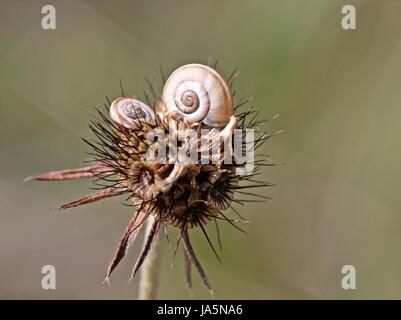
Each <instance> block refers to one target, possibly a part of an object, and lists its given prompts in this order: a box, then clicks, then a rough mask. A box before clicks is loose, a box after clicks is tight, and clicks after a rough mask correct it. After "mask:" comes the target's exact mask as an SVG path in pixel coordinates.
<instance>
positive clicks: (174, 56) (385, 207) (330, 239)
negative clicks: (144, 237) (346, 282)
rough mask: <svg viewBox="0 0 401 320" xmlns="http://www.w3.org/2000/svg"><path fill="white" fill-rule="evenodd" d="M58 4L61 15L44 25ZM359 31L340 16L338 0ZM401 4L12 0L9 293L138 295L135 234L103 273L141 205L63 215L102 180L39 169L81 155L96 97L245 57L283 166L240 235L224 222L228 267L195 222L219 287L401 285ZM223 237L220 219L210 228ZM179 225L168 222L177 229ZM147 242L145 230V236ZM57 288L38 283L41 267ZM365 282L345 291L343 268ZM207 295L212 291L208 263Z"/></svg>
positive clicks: (253, 291) (5, 229)
mask: <svg viewBox="0 0 401 320" xmlns="http://www.w3.org/2000/svg"><path fill="white" fill-rule="evenodd" d="M45 4H53V5H54V6H55V7H56V10H57V29H56V30H53V31H43V30H42V29H41V19H42V14H41V8H42V6H43V5H45ZM344 4H353V5H355V7H356V9H357V29H356V30H349V31H346V30H343V29H342V28H341V24H340V23H341V18H342V14H341V7H342V6H343V5H344ZM400 14H401V2H400V1H398V0H384V1H375V0H361V1H351V0H348V1H341V0H338V1H329V0H304V1H296V0H284V1H283V0H271V1H268V0H263V1H262V0H260V1H256V0H253V1H240V0H237V1H234V0H229V1H228V0H227V1H212V0H210V1H178V0H177V1H171V0H168V1H161V0H160V1H94V0H93V1H89V0H81V1H54V0H52V1H4V0H1V1H0V298H7V299H13V298H23V299H27V298H38V299H54V298H62V299H63V298H79V299H84V298H89V299H92V298H112V299H115V298H122V299H131V298H135V297H136V291H137V280H135V281H133V282H132V283H131V285H129V286H128V285H127V279H128V277H129V274H130V270H131V268H132V265H133V263H134V261H135V258H136V256H137V254H138V252H139V248H140V246H139V245H137V246H135V247H134V248H133V249H132V250H131V252H130V254H129V256H128V258H127V259H125V260H124V261H123V263H122V264H121V265H120V266H119V268H118V269H117V270H116V272H115V274H114V277H113V278H112V281H111V286H110V287H108V286H107V285H103V284H102V280H103V279H104V276H105V271H106V268H107V265H108V263H109V261H110V259H111V257H112V255H113V253H114V249H115V247H116V245H117V242H118V240H119V238H120V235H121V234H122V232H123V230H124V229H125V226H126V223H127V221H128V220H129V218H130V216H131V215H132V212H131V209H130V208H128V207H125V206H122V205H121V204H120V203H121V201H122V200H123V199H117V198H113V199H109V200H105V201H103V202H101V203H95V204H92V205H89V206H84V207H80V208H76V209H71V210H70V211H68V212H67V211H66V212H63V213H62V214H58V213H57V212H56V211H55V210H54V208H57V206H58V205H60V204H62V203H63V202H67V201H68V200H71V199H74V198H76V197H78V196H80V195H83V194H86V193H87V192H88V188H89V187H90V186H91V183H90V181H72V182H60V183H35V182H32V183H28V184H24V185H23V184H22V181H23V179H24V178H25V177H26V176H29V175H31V174H34V173H40V172H44V171H48V170H52V169H62V168H67V167H74V166H77V165H80V161H81V160H84V159H85V158H86V157H87V156H86V154H85V150H87V147H86V146H85V145H84V143H83V142H82V141H81V140H80V137H88V136H91V133H90V131H89V129H88V122H89V120H90V118H91V115H90V113H91V112H92V110H93V106H101V105H102V104H103V102H104V101H105V98H104V97H105V96H106V95H107V96H110V97H115V96H117V95H118V94H119V91H120V90H119V83H118V82H119V79H122V81H123V83H124V86H125V88H126V92H127V93H128V94H135V93H141V91H142V88H144V87H145V81H144V76H146V75H148V76H149V77H151V78H158V76H159V66H160V65H162V66H163V67H164V69H165V70H166V73H167V74H168V73H169V72H171V71H172V70H173V69H174V68H176V67H177V66H179V65H182V64H184V63H188V62H201V63H206V62H207V60H208V58H209V57H210V56H211V57H214V58H217V59H218V60H219V70H220V71H221V72H223V73H224V74H226V75H228V74H229V73H230V72H231V71H232V69H233V68H234V67H239V69H240V71H241V75H240V77H239V78H238V79H237V81H236V88H237V92H238V94H241V93H246V92H249V94H251V95H253V96H254V101H253V102H254V103H255V104H256V105H263V116H268V117H272V116H274V115H275V114H280V118H279V119H278V120H274V121H272V122H269V123H267V124H266V129H268V130H269V131H274V130H278V129H284V130H285V131H286V133H285V134H283V135H280V136H277V137H275V138H274V139H272V140H271V141H270V143H268V144H266V145H265V147H264V149H265V151H266V152H267V153H269V154H271V155H272V157H273V160H274V161H275V162H277V163H280V164H282V165H279V166H277V167H274V168H267V169H266V170H265V172H264V175H263V179H266V180H268V181H270V182H273V183H275V184H277V186H276V187H273V188H269V189H266V190H264V191H263V193H264V194H266V195H269V196H272V197H273V200H270V201H268V202H267V203H266V204H250V205H247V206H246V207H244V208H238V207H237V208H238V209H240V211H241V213H242V214H243V215H244V216H246V217H247V218H248V219H250V220H251V221H252V223H251V224H250V225H245V226H244V227H245V228H246V230H247V231H248V235H243V234H241V233H240V232H238V231H237V230H235V229H233V228H232V227H231V226H229V225H227V226H223V225H221V233H222V240H223V253H222V254H221V257H222V260H223V264H222V265H220V264H219V262H218V261H217V259H216V258H215V257H214V256H213V253H212V252H211V251H210V248H209V247H208V245H207V243H206V241H205V240H204V239H203V236H202V235H201V234H200V232H199V231H195V232H194V233H193V237H194V240H193V242H194V247H195V248H196V250H197V252H198V255H199V258H200V260H201V261H202V262H203V265H204V267H205V269H206V271H207V274H208V276H209V278H210V280H211V282H212V284H213V286H214V291H215V295H216V298H220V299H231V298H233V299H237V298H244V299H282V298H289V299H293V298H296V299H298V298H306V299H312V298H316V299H322V298H329V299H337V298H344V299H354V298H390V299H394V298H397V299H399V298H401V212H400V209H401V202H400V199H401V197H400V183H401V169H400V168H401V165H400V164H401V148H400V136H401V126H400V118H401V106H400V97H401V90H400V81H401V56H400V54H401V47H400V39H401V37H400V36H401V28H400V27H401V19H400ZM209 230H210V233H211V234H213V239H214V240H216V237H215V233H214V226H213V224H211V225H210V227H209ZM177 235H178V234H177V232H176V231H174V230H172V229H171V228H170V237H171V238H172V239H173V243H175V239H176V237H177ZM140 243H141V239H140V240H139V242H138V244H140ZM173 249H174V246H172V248H169V247H168V245H167V244H164V250H163V260H162V275H161V281H160V295H159V297H160V298H166V299H181V298H182V299H185V298H187V297H188V295H187V292H186V289H185V287H184V282H183V269H182V256H181V254H179V255H178V256H177V258H176V261H175V265H174V267H173V269H170V267H169V265H170V261H171V259H172V254H173ZM46 264H51V265H54V266H55V267H56V270H57V289H56V290H48V291H45V290H43V289H42V288H41V284H40V282H41V279H42V275H41V273H40V271H41V268H42V266H43V265H46ZM345 264H352V265H354V266H355V267H356V270H357V289H356V290H353V291H352V290H349V291H344V290H343V289H342V288H341V278H342V275H341V273H340V270H341V267H342V266H343V265H345ZM193 277H194V283H195V288H194V297H195V298H209V294H208V292H207V290H206V289H205V288H204V286H203V285H202V283H201V281H200V279H199V277H198V275H197V274H194V276H193Z"/></svg>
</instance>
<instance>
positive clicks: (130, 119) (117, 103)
mask: <svg viewBox="0 0 401 320" xmlns="http://www.w3.org/2000/svg"><path fill="white" fill-rule="evenodd" d="M110 117H111V119H112V120H113V121H114V122H116V123H118V124H120V125H122V126H123V127H126V128H129V129H136V128H139V127H140V126H139V125H140V123H139V122H140V121H143V122H145V123H148V124H152V125H154V122H155V114H154V112H153V110H152V108H150V107H149V106H148V105H146V104H145V103H143V102H142V101H139V100H137V99H134V98H117V99H116V100H114V101H113V102H112V103H111V106H110Z"/></svg>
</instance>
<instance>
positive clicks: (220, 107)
mask: <svg viewBox="0 0 401 320" xmlns="http://www.w3.org/2000/svg"><path fill="white" fill-rule="evenodd" d="M162 100H163V102H164V104H165V106H166V108H167V110H168V111H169V112H171V113H175V114H178V115H179V117H180V118H181V119H183V120H185V121H188V122H191V123H195V122H199V123H204V124H205V125H208V126H210V127H215V128H220V127H223V126H225V125H226V124H227V123H228V122H229V120H230V118H231V116H232V115H233V96H232V94H231V92H230V89H229V86H228V84H227V82H226V81H225V80H224V79H223V78H222V77H221V76H220V75H219V74H218V73H217V72H216V71H215V70H214V69H212V68H210V67H208V66H205V65H202V64H195V63H193V64H187V65H184V66H182V67H180V68H178V69H177V70H175V71H174V72H173V73H172V74H171V75H170V77H169V78H168V79H167V81H166V84H165V86H164V90H163V97H162Z"/></svg>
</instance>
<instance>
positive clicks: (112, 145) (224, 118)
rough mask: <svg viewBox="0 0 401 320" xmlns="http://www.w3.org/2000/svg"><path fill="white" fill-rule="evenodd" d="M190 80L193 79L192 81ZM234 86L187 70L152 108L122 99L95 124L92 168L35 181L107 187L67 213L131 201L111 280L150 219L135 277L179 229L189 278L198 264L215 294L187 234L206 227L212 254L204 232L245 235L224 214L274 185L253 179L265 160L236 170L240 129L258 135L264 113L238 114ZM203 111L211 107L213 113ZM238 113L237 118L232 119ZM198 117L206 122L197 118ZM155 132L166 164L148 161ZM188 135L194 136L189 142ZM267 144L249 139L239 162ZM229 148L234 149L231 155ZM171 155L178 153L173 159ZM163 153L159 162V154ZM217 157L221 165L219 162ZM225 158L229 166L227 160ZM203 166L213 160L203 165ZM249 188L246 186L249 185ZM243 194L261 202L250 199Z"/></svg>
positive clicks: (200, 69)
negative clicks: (168, 231) (187, 158)
mask: <svg viewBox="0 0 401 320" xmlns="http://www.w3.org/2000/svg"><path fill="white" fill-rule="evenodd" d="M191 68H192V69H191ZM191 75H193V76H194V77H195V78H194V79H191ZM178 76H180V77H178ZM177 77H178V78H177ZM176 78H177V79H178V80H180V79H181V80H183V83H184V84H181V83H179V82H177V81H178V80H177V79H176ZM174 79H176V80H177V81H176V80H174ZM181 80H180V81H181ZM202 82H204V83H202ZM228 83H230V80H229V81H227V82H226V81H225V80H224V79H223V78H222V77H221V76H220V75H219V74H218V73H217V72H216V71H215V70H213V69H211V68H210V67H206V66H201V65H197V64H196V65H195V64H194V65H188V66H185V67H181V68H179V69H178V71H177V72H175V73H173V75H172V77H171V78H169V80H168V81H167V84H166V87H165V89H164V95H162V96H161V95H160V96H158V95H157V94H156V89H155V88H154V87H153V86H152V85H151V88H150V89H151V91H152V92H153V93H154V94H155V101H154V102H153V103H149V105H150V106H148V105H147V104H145V103H143V102H141V101H139V100H137V99H133V98H124V97H122V98H118V99H116V100H115V101H113V102H112V103H111V104H110V105H109V106H108V109H109V111H110V118H111V119H110V118H109V117H108V116H107V115H104V114H103V113H102V112H100V111H99V116H100V118H99V119H98V120H96V121H92V123H91V125H90V128H91V129H92V131H93V132H94V133H95V135H96V137H97V141H96V142H95V143H93V142H89V141H87V143H88V144H89V145H90V146H91V148H92V151H91V154H92V155H93V157H94V159H93V163H92V166H89V167H85V168H81V169H71V170H63V171H59V172H52V173H49V174H44V175H39V176H36V177H33V179H37V180H65V179H75V178H83V177H91V176H94V177H97V180H96V183H97V184H98V185H101V186H103V187H105V188H106V189H105V190H102V191H100V192H98V193H95V194H92V195H89V196H86V197H84V198H82V199H79V200H76V201H73V202H71V203H68V204H66V205H64V206H62V207H61V208H62V209H63V208H68V207H73V206H78V205H81V204H85V203H89V202H93V201H96V200H99V199H103V198H106V197H109V196H114V195H120V194H127V195H128V196H129V199H130V200H131V201H132V202H133V204H134V205H136V206H137V207H138V210H137V213H136V214H135V216H134V217H133V219H132V220H131V222H130V224H129V226H128V228H127V230H126V232H125V234H124V236H123V237H122V239H121V241H120V244H119V246H118V249H117V251H116V254H115V256H114V259H113V261H112V263H111V264H110V266H109V269H108V272H107V278H106V279H108V278H109V277H110V275H111V273H112V271H113V270H114V268H115V267H116V265H117V264H118V262H119V261H120V260H121V259H122V258H123V257H124V256H125V254H126V252H127V250H128V249H129V247H130V246H131V245H132V243H133V241H134V240H135V238H136V236H137V234H138V232H139V230H140V228H141V226H142V224H143V222H144V221H145V220H146V218H147V217H148V216H149V215H153V216H154V217H155V219H154V221H155V222H154V226H153V227H152V230H153V231H154V232H153V233H152V237H149V239H148V240H149V241H147V242H146V247H145V248H144V250H143V251H142V253H141V256H140V257H139V259H138V261H137V263H136V265H135V268H134V272H133V274H135V273H136V271H137V270H138V269H139V267H140V265H141V263H142V262H143V260H144V258H145V257H146V254H147V253H148V252H149V249H150V246H151V244H152V241H153V239H154V236H155V234H156V232H157V230H158V229H159V227H160V225H161V224H165V225H173V226H175V227H178V228H180V229H181V237H180V239H181V238H182V240H183V241H184V249H185V260H186V270H187V273H188V270H189V271H190V265H191V264H193V265H194V266H195V268H196V269H197V271H198V272H199V274H200V275H201V277H202V279H203V281H204V283H205V285H206V286H207V287H208V288H210V283H209V281H208V279H207V278H206V275H205V273H204V271H203V269H202V267H201V265H200V263H199V261H198V260H197V258H196V256H195V255H194V252H193V249H192V246H191V244H190V242H189V235H188V230H189V229H190V228H194V227H200V228H201V229H202V232H203V233H204V235H205V237H206V239H207V241H208V242H209V244H210V245H211V247H212V249H213V251H214V248H213V246H212V244H211V242H210V240H209V237H208V235H207V233H206V231H205V229H204V225H206V224H207V223H208V222H210V221H215V222H217V221H227V222H228V223H230V224H231V225H233V226H234V227H236V228H237V229H240V228H239V227H237V226H236V225H235V222H237V221H238V220H232V219H229V218H227V216H226V215H225V214H224V213H223V211H224V210H226V209H228V208H230V207H231V208H232V204H233V203H239V204H242V202H246V201H250V200H238V199H234V196H235V194H236V193H240V194H241V193H244V192H243V191H241V190H240V189H244V188H256V187H261V186H267V185H268V184H266V183H263V182H260V181H256V180H253V178H254V176H255V175H257V174H259V173H260V169H261V167H263V166H264V165H266V164H267V163H266V158H265V157H264V156H260V158H258V157H259V156H255V158H254V159H252V160H251V161H252V169H251V171H250V172H247V173H246V174H239V173H238V168H244V167H245V166H246V163H243V162H241V161H238V159H237V158H236V157H235V155H234V153H233V152H232V150H231V148H230V147H232V146H233V137H234V132H235V129H242V130H245V129H248V128H250V129H257V128H258V126H259V125H260V124H261V122H259V121H257V115H258V112H259V109H256V108H253V107H251V108H250V109H248V110H247V111H243V112H240V108H241V107H242V106H243V105H245V103H246V102H247V101H249V100H245V102H241V101H240V102H239V103H238V104H237V107H235V108H234V99H233V94H232V92H231V89H230V87H229V85H228ZM173 87H177V88H178V89H177V90H178V91H179V92H178V93H177V90H173V89H172V88H173ZM223 93H224V94H223ZM177 94H178V95H179V98H180V101H179V108H178V109H179V110H178V109H177V110H173V109H174V108H175V107H174V106H173V105H174V103H175V102H174V101H175V100H176V98H177V97H176V95H177ZM202 99H206V100H207V101H203V100H202ZM199 108H206V109H208V108H209V109H210V110H209V109H208V110H209V111H210V112H209V113H208V111H207V110H206V109H205V110H199ZM192 109H193V111H194V112H197V113H196V114H197V117H194V116H191V115H190V113H191V110H192ZM234 111H235V112H236V115H235V116H233V113H234ZM200 115H202V116H203V117H204V118H202V119H201V118H199V117H198V116H200ZM213 121H215V122H213ZM211 127H215V128H214V129H213V130H211V131H209V132H208V134H207V136H206V140H207V141H208V142H211V143H210V144H206V147H205V145H204V144H203V143H204V141H205V137H204V136H202V130H203V129H210V128H211ZM152 132H157V133H158V134H159V136H160V134H162V138H158V142H159V143H165V144H166V150H167V151H166V152H165V156H166V157H165V158H164V160H165V161H160V159H158V158H157V157H156V160H155V159H149V158H148V151H149V150H150V149H151V147H152V143H154V141H150V140H149V139H148V138H149V137H148V135H149V133H152ZM189 132H192V133H195V134H194V135H192V136H191V140H188V141H187V140H186V137H187V136H188V133H189ZM163 137H169V138H163ZM171 137H184V138H185V139H184V140H181V142H180V143H178V145H177V144H174V143H172V141H174V140H172V139H170V138H171ZM269 137H270V136H269V135H267V134H266V133H264V132H262V133H260V134H259V135H258V137H255V140H253V141H250V142H249V141H245V139H243V141H242V142H241V146H242V151H241V153H240V155H243V154H244V150H245V151H247V150H252V151H254V150H255V149H256V148H257V147H259V146H260V145H261V144H262V143H263V142H264V141H266V140H267V139H268V138H269ZM216 138H217V139H216ZM242 138H244V131H242ZM234 140H235V139H234ZM227 141H229V143H228V144H227V143H226V142H227ZM177 146H178V147H181V148H184V146H185V148H186V149H185V148H184V151H185V154H187V153H190V152H191V150H192V149H193V148H194V147H196V148H195V150H196V154H195V155H196V159H198V160H202V161H201V163H199V162H179V161H178V160H177V159H178V158H177V150H176V149H177ZM227 146H230V147H229V148H228V149H229V150H230V151H229V153H228V156H227V153H226V150H227V149H226V148H227ZM172 150H173V151H174V150H175V152H171V151H172ZM158 152H159V154H158V155H159V156H160V151H158ZM216 156H217V159H220V160H219V161H213V160H214V159H215V158H216ZM221 159H223V160H224V161H223V160H221ZM227 159H228V160H229V161H226V160H227ZM205 160H209V161H206V163H205ZM244 182H245V183H246V182H248V184H247V185H243V183H244ZM249 183H251V184H249ZM244 194H246V195H253V196H256V197H261V196H259V195H256V194H252V193H244ZM233 210H234V212H236V210H235V209H233ZM240 230H241V229H240ZM214 252H215V251H214ZM188 266H189V267H188ZM187 278H188V277H187ZM189 278H190V277H189ZM187 281H190V280H188V279H187Z"/></svg>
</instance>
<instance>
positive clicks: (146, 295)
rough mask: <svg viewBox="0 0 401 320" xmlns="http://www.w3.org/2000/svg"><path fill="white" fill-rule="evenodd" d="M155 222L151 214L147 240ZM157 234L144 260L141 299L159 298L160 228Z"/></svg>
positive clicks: (141, 277)
mask: <svg viewBox="0 0 401 320" xmlns="http://www.w3.org/2000/svg"><path fill="white" fill-rule="evenodd" d="M153 222H154V217H153V215H150V216H149V217H148V219H147V222H146V230H145V240H144V241H146V239H147V237H148V235H149V233H150V231H151V228H152V225H153ZM161 229H162V228H160V229H159V231H158V233H157V235H156V236H155V240H154V242H153V244H152V248H151V249H150V252H149V254H148V256H147V257H146V259H145V261H144V262H143V265H142V268H141V271H140V278H139V294H138V299H139V300H155V299H156V298H157V288H158V284H159V271H160V248H161V239H162V237H161V236H160V230H161Z"/></svg>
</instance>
